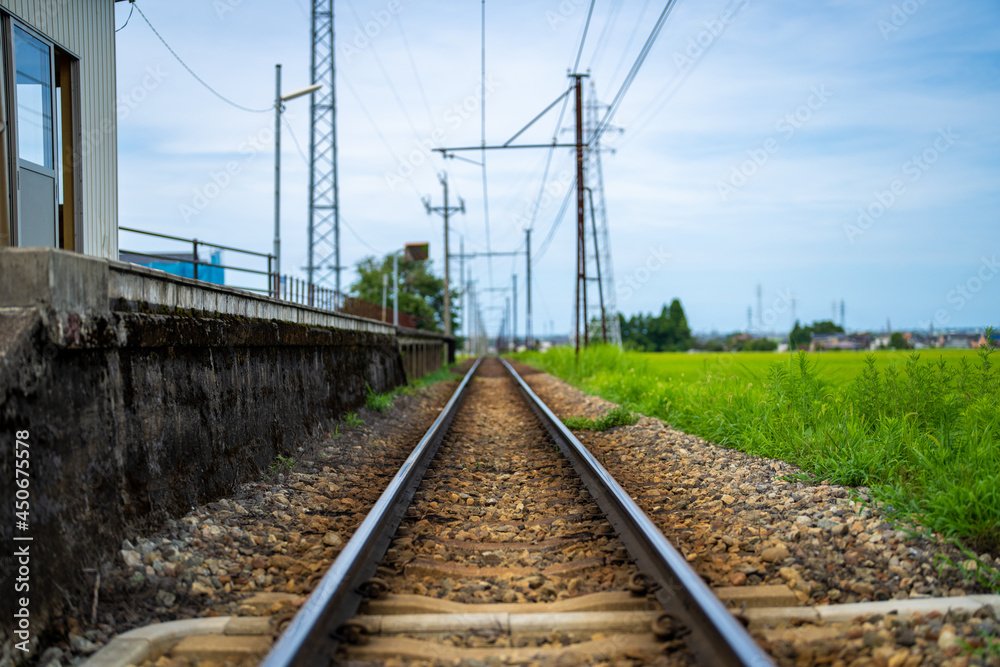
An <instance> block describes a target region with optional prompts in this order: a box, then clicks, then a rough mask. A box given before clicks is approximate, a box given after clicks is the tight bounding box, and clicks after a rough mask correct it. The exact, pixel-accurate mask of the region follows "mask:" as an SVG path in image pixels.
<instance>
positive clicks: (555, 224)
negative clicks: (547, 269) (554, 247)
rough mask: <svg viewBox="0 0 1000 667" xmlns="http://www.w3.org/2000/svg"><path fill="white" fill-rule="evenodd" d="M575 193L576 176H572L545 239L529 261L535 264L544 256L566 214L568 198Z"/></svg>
mask: <svg viewBox="0 0 1000 667" xmlns="http://www.w3.org/2000/svg"><path fill="white" fill-rule="evenodd" d="M574 194H576V178H575V177H574V178H573V183H572V184H570V187H569V188H568V189H567V190H566V197H565V198H564V199H563V203H562V206H560V207H559V212H558V213H556V217H555V218H554V219H553V220H552V226H551V227H550V228H549V233H548V234H547V235H546V236H545V240H544V241H542V244H541V245H540V246H538V251H537V252H536V253H535V254H534V256H533V257H532V258H531V263H532V264H535V263H537V262H539V261H540V260H541V259H542V257H544V256H545V251H546V250H548V249H549V244H551V243H552V238H553V237H554V236H555V233H556V230H557V229H558V228H559V223H561V222H562V220H563V218H564V217H565V216H566V209H567V208H569V202H570V199H572V198H573V195H574Z"/></svg>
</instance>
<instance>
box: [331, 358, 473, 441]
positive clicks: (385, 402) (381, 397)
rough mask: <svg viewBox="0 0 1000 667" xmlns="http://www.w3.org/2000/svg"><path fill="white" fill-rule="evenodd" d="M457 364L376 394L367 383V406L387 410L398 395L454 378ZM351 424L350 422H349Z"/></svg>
mask: <svg viewBox="0 0 1000 667" xmlns="http://www.w3.org/2000/svg"><path fill="white" fill-rule="evenodd" d="M454 366H455V364H449V365H446V366H445V367H443V368H440V369H438V370H436V371H434V372H433V373H428V374H427V375H424V376H423V377H420V378H417V379H416V380H413V381H412V382H410V384H408V385H402V386H399V387H396V388H395V389H393V390H392V391H387V392H385V393H382V394H376V393H375V392H374V391H372V388H371V386H370V385H368V384H367V383H365V387H366V388H367V389H368V394H367V396H365V407H367V408H369V409H370V410H375V411H376V412H386V411H388V410H389V409H390V408H391V407H392V404H393V402H394V401H395V400H396V397H397V396H399V395H400V394H406V395H407V396H413V395H414V394H415V393H416V391H417V390H418V389H421V388H422V387H428V386H430V385H432V384H434V383H436V382H442V381H444V380H453V379H454V378H455V376H454V374H453V373H452V368H453V367H454ZM348 425H349V426H350V424H348Z"/></svg>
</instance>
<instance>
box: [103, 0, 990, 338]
mask: <svg viewBox="0 0 1000 667" xmlns="http://www.w3.org/2000/svg"><path fill="white" fill-rule="evenodd" d="M665 5H666V2H665V0H664V1H661V0H656V1H653V0H596V1H595V2H594V4H593V13H592V15H591V21H590V26H589V28H588V30H587V35H586V39H585V40H584V41H583V49H582V52H581V57H580V63H579V66H578V68H577V71H580V72H586V73H588V74H589V76H588V78H587V79H585V89H586V96H587V98H588V99H589V98H590V97H591V95H592V94H594V95H596V96H597V99H598V100H599V101H600V103H601V104H608V103H610V102H611V101H612V100H613V99H614V98H615V96H616V94H617V93H618V92H619V90H620V89H621V87H622V83H623V81H624V80H625V77H626V74H627V73H628V72H629V70H630V68H631V67H632V66H633V64H634V63H635V62H636V59H637V56H638V54H639V52H640V49H641V48H642V46H643V44H644V42H645V41H646V40H647V38H648V37H649V35H650V33H651V31H652V30H653V27H654V24H655V23H656V21H657V18H658V17H659V16H660V14H661V12H662V11H663V10H664V6H665ZM137 6H138V7H139V8H140V9H141V10H142V11H143V12H144V14H145V16H146V17H147V18H148V19H149V22H150V23H152V25H153V26H154V27H155V28H156V30H157V31H158V32H159V33H160V35H162V37H163V39H164V40H165V41H166V42H167V43H168V44H169V45H170V47H171V48H172V49H173V50H174V51H175V52H176V53H177V55H178V56H180V58H182V59H183V60H184V62H185V63H186V64H187V66H188V67H190V69H191V70H192V71H193V72H194V73H195V74H197V75H198V76H199V77H200V78H201V79H203V80H204V81H205V82H206V83H207V84H208V85H209V86H211V87H212V88H213V89H214V90H215V91H216V92H218V93H219V95H221V96H223V97H225V98H227V99H228V100H230V101H232V102H235V103H236V104H238V105H241V106H244V107H248V108H252V109H258V110H265V111H266V112H265V113H253V112H249V111H244V110H240V109H238V108H236V107H234V106H230V105H229V104H227V103H226V102H224V101H223V100H221V99H220V98H219V97H217V96H215V95H213V93H212V92H210V91H209V90H207V89H206V88H205V87H203V86H202V84H200V83H199V82H198V81H197V80H196V79H195V78H194V77H193V76H192V75H191V74H190V73H189V72H188V71H186V70H185V68H184V67H182V66H181V64H179V63H178V61H177V60H176V59H175V58H174V56H172V55H171V53H170V52H169V51H168V50H167V48H166V47H165V46H164V44H163V43H162V42H161V41H160V40H159V39H158V38H157V37H156V36H155V35H154V33H153V32H152V31H151V29H150V27H149V25H147V23H146V22H144V20H143V18H142V16H140V14H139V12H138V11H136V12H135V13H134V14H133V15H132V17H131V19H129V20H128V23H127V24H126V19H127V17H128V15H129V11H130V7H129V5H128V3H124V2H122V3H117V4H116V20H117V23H116V25H117V26H119V27H121V26H123V25H124V28H122V29H121V30H120V32H118V33H117V36H116V49H117V77H118V81H117V87H118V151H119V164H118V168H119V219H120V224H121V225H122V226H128V227H136V228H140V229H145V230H149V231H155V232H159V233H165V234H173V235H177V236H181V237H185V238H191V237H197V238H198V239H201V240H205V241H209V242H214V243H219V244H223V245H232V246H236V247H239V248H247V249H251V250H255V251H259V252H270V250H271V248H272V240H273V230H274V185H273V183H274V134H273V128H274V112H273V104H274V96H275V83H274V66H275V64H276V63H281V64H282V65H283V67H282V81H283V85H282V90H283V92H288V91H291V90H295V89H299V88H302V87H305V86H307V85H309V83H311V82H310V80H309V77H310V72H309V57H310V54H309V34H310V33H309V31H310V18H309V0H280V1H278V2H253V1H251V0H174V1H173V2H169V3H168V2H159V3H156V2H151V1H150V0H139V2H138V3H137ZM590 6H591V3H590V2H589V0H548V1H546V0H542V1H538V0H535V1H533V2H528V1H521V0H507V1H505V2H503V3H500V2H496V1H495V0H486V4H485V13H486V27H485V45H486V67H485V69H486V85H485V86H483V85H482V81H481V60H480V58H481V47H482V42H481V37H482V35H481V11H482V8H483V5H482V2H473V1H468V0H466V1H464V2H456V1H454V0H453V1H451V2H441V1H436V0H423V1H422V2H415V1H413V0H371V1H368V0H342V1H341V0H338V1H337V2H336V8H335V11H336V33H337V47H336V48H337V82H336V96H337V123H338V128H337V140H338V171H339V185H340V189H339V191H340V208H341V219H342V230H341V262H342V265H343V266H345V267H347V268H345V271H344V273H343V279H342V280H343V286H344V287H345V288H347V287H349V285H350V284H351V283H352V282H353V280H354V279H355V277H356V274H355V273H354V271H353V266H354V265H355V264H356V263H357V262H358V261H359V260H361V259H362V258H364V257H366V256H370V255H379V256H381V255H384V254H386V253H389V252H392V251H394V250H397V249H399V248H401V247H402V246H403V245H404V244H405V243H409V242H429V243H430V251H431V259H432V261H433V269H434V271H435V272H437V273H439V274H440V273H442V272H443V263H444V262H443V257H444V248H443V225H442V220H441V218H440V217H439V216H438V215H437V214H433V215H429V214H428V213H427V212H426V210H425V207H424V204H423V202H422V201H421V199H422V198H423V197H429V198H430V201H431V204H432V205H434V206H440V205H441V204H442V203H443V202H442V188H441V185H440V183H439V174H440V173H441V172H443V171H445V170H446V171H447V177H448V181H449V185H450V197H451V200H450V201H449V204H451V205H456V204H457V202H456V201H455V198H456V197H461V199H462V200H463V201H464V204H465V213H464V214H461V213H458V214H454V215H453V216H452V217H451V237H450V238H451V250H452V252H453V253H457V252H458V250H459V247H460V244H464V248H465V251H466V253H474V252H479V253H482V252H484V251H486V250H487V248H489V249H491V250H493V251H495V252H509V251H523V243H524V238H525V233H524V230H525V229H526V228H527V227H528V226H529V225H530V226H532V252H533V261H532V283H533V291H532V297H533V304H534V326H533V331H534V333H535V335H540V334H541V335H544V334H549V333H555V334H566V333H568V332H569V331H570V330H571V328H572V322H573V320H572V316H573V304H574V292H573V290H574V278H575V261H576V260H575V258H576V254H575V253H576V225H575V222H576V221H575V202H574V203H571V204H570V206H569V209H568V211H567V212H566V215H565V216H563V218H562V219H561V221H559V222H558V224H557V223H556V221H557V219H558V215H557V214H558V212H559V210H560V208H561V206H562V203H563V201H564V198H565V197H564V194H565V193H566V192H567V189H568V188H569V186H570V184H571V181H572V177H573V173H572V172H573V169H574V157H573V154H572V150H571V149H557V150H556V151H554V152H551V153H552V157H551V167H550V169H549V175H548V179H547V183H546V184H545V190H544V191H545V192H546V193H547V194H546V196H544V197H542V198H541V200H540V204H541V205H540V206H538V207H537V211H536V213H535V214H534V215H532V209H534V208H535V204H536V202H539V193H540V192H543V189H542V186H543V181H542V176H543V172H544V169H545V164H546V160H547V158H548V156H549V154H550V151H549V150H548V149H541V150H539V149H523V150H506V151H501V150H497V151H489V152H487V153H486V167H485V169H486V174H487V179H486V193H487V196H486V198H485V202H484V192H483V167H482V166H480V165H478V164H472V163H470V162H467V161H461V160H457V159H448V160H444V159H442V158H441V157H439V155H438V154H436V153H435V154H431V153H430V152H429V151H428V150H427V148H426V147H428V146H433V147H438V146H442V145H443V146H478V145H479V143H480V139H481V134H482V132H483V125H482V123H481V115H480V114H481V108H482V107H481V105H482V104H485V109H486V114H485V116H486V122H485V135H486V141H487V143H488V144H491V145H495V144H502V143H504V142H506V141H507V140H508V139H510V138H511V137H512V136H513V135H514V134H515V133H516V132H517V131H518V130H519V129H521V128H522V127H523V126H524V125H525V124H526V123H527V122H528V121H530V120H531V119H532V118H534V117H535V116H536V115H537V114H538V113H539V112H541V111H542V110H543V109H544V108H545V107H546V106H548V105H549V104H550V103H551V102H552V101H553V100H555V99H556V98H557V97H558V96H559V95H560V94H561V93H563V92H564V91H565V90H566V89H567V88H568V87H569V86H570V83H571V79H569V78H568V77H567V73H568V71H569V70H570V69H571V68H572V67H573V66H574V61H575V59H576V57H577V53H578V49H579V45H580V43H581V37H582V36H583V31H584V25H585V23H586V21H587V16H588V11H589V9H590ZM672 7H673V8H672V9H671V10H670V12H669V13H668V14H667V18H666V21H665V23H664V24H663V28H662V31H661V32H660V33H659V35H658V37H657V39H656V40H655V42H654V43H653V45H652V48H651V49H650V50H649V53H648V55H647V57H646V59H645V61H644V62H643V64H642V66H641V68H640V69H639V70H638V73H637V74H636V76H635V78H634V81H633V83H632V85H631V86H629V87H628V89H627V90H626V91H625V93H624V95H623V96H622V98H621V101H620V105H619V106H617V110H616V112H615V114H614V116H613V118H611V119H610V123H611V127H610V128H609V129H608V131H607V132H605V133H604V134H603V135H602V145H603V148H604V151H603V152H602V154H601V164H602V172H603V183H604V201H605V208H606V211H607V225H608V231H609V240H610V244H609V245H610V251H611V259H612V267H610V268H612V270H613V276H614V280H613V282H612V283H611V285H612V286H613V287H612V288H611V289H610V291H611V292H612V294H611V295H609V296H613V297H614V300H615V301H616V306H617V309H618V310H619V311H621V312H623V313H624V314H626V315H631V314H635V313H639V312H647V313H648V312H658V311H659V310H660V308H661V307H662V306H663V305H664V304H669V302H670V301H671V300H672V299H673V298H679V299H680V300H681V302H682V304H683V305H684V308H685V311H686V314H687V318H688V322H689V324H690V325H691V327H692V328H693V329H694V330H695V331H696V332H711V331H718V332H730V331H737V330H746V329H747V328H748V326H749V327H750V328H751V329H752V330H754V331H757V332H774V333H779V334H780V333H782V332H786V331H788V330H789V329H790V328H791V325H792V322H793V316H794V318H797V319H799V320H800V321H802V322H811V321H814V320H820V319H830V318H834V319H836V321H838V322H840V309H841V302H843V309H844V320H843V322H844V324H845V326H846V327H847V329H848V330H878V331H881V330H885V329H886V327H887V325H891V327H892V328H893V329H894V330H906V329H922V330H927V329H929V328H931V327H933V328H934V329H935V330H942V329H948V328H955V327H980V326H984V325H993V326H1000V263H998V261H1000V124H998V123H997V121H998V119H1000V86H998V83H1000V5H997V4H996V3H995V2H991V1H989V0H967V1H963V2H953V3H949V2H944V1H943V0H904V1H901V2H900V1H884V2H882V1H877V0H817V1H814V2H808V3H803V2H792V1H790V0H775V1H772V2H767V3H764V2H757V1H755V0H702V1H700V2H691V1H690V0H688V1H685V0H676V2H675V3H674V4H673V6H672ZM483 91H485V92H483ZM559 112H560V106H559V105H556V106H555V107H554V108H553V110H552V111H550V112H549V113H547V114H546V115H544V116H543V117H542V118H541V119H540V120H538V122H536V123H535V124H534V125H533V126H532V127H531V128H529V129H528V130H527V131H526V132H525V133H524V134H523V135H521V136H520V137H518V140H517V141H518V142H524V143H528V144H535V143H544V144H548V143H551V142H552V139H553V135H554V133H555V130H556V127H557V120H558V117H559ZM572 112H573V108H572V101H570V106H569V107H568V108H567V109H566V113H565V116H564V118H563V122H562V125H561V127H562V131H561V132H560V133H559V135H558V136H559V140H560V142H561V143H562V142H572V141H573V127H574V125H573V115H572ZM284 116H285V119H286V120H287V125H284V126H283V128H282V150H281V170H282V183H281V197H282V203H281V221H282V227H281V240H282V270H283V272H284V273H291V274H294V275H298V276H304V275H305V274H304V271H303V270H302V268H303V267H304V266H305V265H306V257H307V247H306V246H307V237H306V234H307V231H306V230H307V220H306V218H307V205H308V203H307V200H308V168H307V165H306V161H305V158H304V156H303V153H305V154H306V155H307V154H308V141H309V120H308V118H309V98H308V97H303V98H299V99H296V100H291V101H289V102H287V103H286V109H285V112H284ZM296 141H297V143H298V147H297V146H296ZM422 147H423V148H422ZM299 148H301V151H302V152H300V150H299ZM459 155H462V156H463V157H467V158H469V159H472V160H474V161H476V162H478V161H480V160H481V158H482V153H481V152H480V151H474V152H471V153H460V154H459ZM591 164H592V163H591ZM591 174H593V169H591ZM590 184H591V186H592V187H593V188H594V194H595V195H597V194H598V193H599V189H598V188H597V185H596V183H595V182H594V181H593V180H591V181H590ZM484 204H488V218H487V206H486V205H484ZM487 228H488V232H487ZM590 243H591V239H589V238H588V249H590V248H591V245H590ZM120 245H121V247H122V249H132V250H143V249H150V248H153V247H156V248H157V249H159V250H182V249H183V248H181V247H179V246H178V247H173V246H169V247H168V246H163V245H155V244H154V245H150V242H149V241H148V240H144V239H142V238H141V237H136V236H134V235H130V234H129V233H127V232H122V233H121V235H120ZM588 251H589V250H588ZM225 261H226V262H234V263H238V264H239V263H241V265H247V263H246V261H245V260H240V259H239V258H238V256H235V255H232V254H229V253H227V254H226V255H225ZM465 267H466V270H467V271H468V270H471V272H472V278H473V280H474V281H476V286H477V287H478V289H479V290H481V292H480V303H481V304H482V305H483V312H482V317H483V319H484V320H485V323H486V326H487V330H488V331H489V332H490V333H496V331H497V329H498V328H499V325H500V319H501V317H502V313H503V304H504V298H505V296H506V295H509V292H504V291H502V289H503V288H505V287H507V286H509V285H510V284H511V282H512V275H513V274H517V276H518V278H517V281H518V282H517V284H518V296H517V303H518V310H519V314H518V317H517V319H518V330H519V332H520V334H521V335H523V332H524V327H525V325H524V304H525V292H524V285H525V259H524V256H523V255H520V256H515V257H511V256H503V257H495V258H493V259H492V261H487V259H486V258H484V257H482V256H480V257H478V258H475V259H472V258H470V259H469V260H468V261H466V262H465ZM593 268H594V267H593V264H591V268H590V269H589V271H590V272H591V273H592V272H593ZM602 269H603V270H604V271H605V272H607V271H608V269H609V267H607V266H604V267H602ZM458 273H459V261H458V260H455V259H453V265H452V272H451V275H452V281H453V282H455V281H457V279H458V278H457V276H458ZM241 280H243V279H241V278H238V277H235V276H234V275H233V274H232V273H229V274H228V275H227V282H231V283H232V284H241ZM244 282H246V281H244ZM247 284H249V283H247ZM595 288H596V285H592V290H591V293H590V296H589V299H590V302H591V303H594V302H595V301H596V294H594V291H596V289H595ZM758 290H759V295H760V296H759V299H758ZM758 303H759V304H760V307H758ZM748 309H751V312H750V313H749V314H748Z"/></svg>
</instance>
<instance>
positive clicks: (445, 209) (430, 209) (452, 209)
mask: <svg viewBox="0 0 1000 667" xmlns="http://www.w3.org/2000/svg"><path fill="white" fill-rule="evenodd" d="M438 180H439V181H441V187H443V188H444V206H431V198H430V197H424V208H426V209H427V215H430V214H431V213H440V214H441V215H442V216H443V217H444V335H445V336H450V335H451V280H450V278H451V276H450V273H449V265H450V264H451V257H450V255H449V253H448V214H449V213H465V202H464V201H462V198H461V197H459V198H458V203H459V205H458V206H448V174H447V172H441V173H440V174H439V175H438ZM463 254H464V253H463Z"/></svg>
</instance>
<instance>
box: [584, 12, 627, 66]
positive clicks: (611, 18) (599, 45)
mask: <svg viewBox="0 0 1000 667" xmlns="http://www.w3.org/2000/svg"><path fill="white" fill-rule="evenodd" d="M621 8H622V0H612V2H611V7H610V9H609V10H608V18H607V19H606V20H605V21H604V27H603V28H601V34H600V35H598V37H597V42H596V43H595V45H594V52H593V53H592V54H591V56H590V65H588V66H587V69H588V70H590V71H594V70H596V69H597V64H598V63H599V62H600V60H601V56H602V55H603V54H604V47H605V46H607V44H608V39H609V38H610V36H611V32H612V31H613V30H614V27H615V24H616V23H617V22H618V16H619V13H620V11H621Z"/></svg>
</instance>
